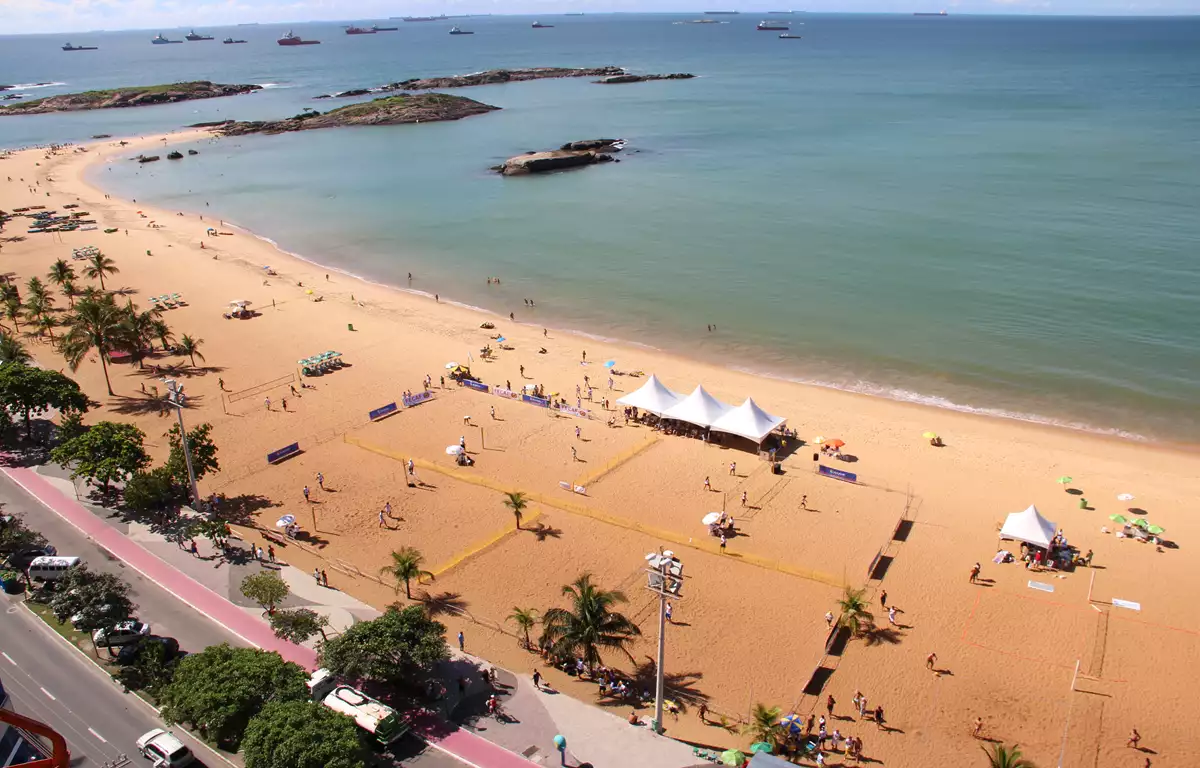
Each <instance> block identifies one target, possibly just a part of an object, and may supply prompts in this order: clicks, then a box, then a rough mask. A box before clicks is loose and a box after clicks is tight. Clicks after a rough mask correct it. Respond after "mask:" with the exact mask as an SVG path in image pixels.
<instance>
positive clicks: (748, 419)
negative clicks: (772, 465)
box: [712, 397, 787, 443]
mask: <svg viewBox="0 0 1200 768" xmlns="http://www.w3.org/2000/svg"><path fill="white" fill-rule="evenodd" d="M785 421H787V419H784V418H782V417H780V416H772V415H771V414H769V413H767V412H766V411H764V410H763V409H762V408H759V407H758V403H756V402H754V400H753V399H752V398H749V397H747V398H746V402H744V403H742V404H741V405H739V406H738V407H737V408H732V409H730V410H729V411H727V412H726V413H725V415H724V416H722V417H721V418H719V419H717V420H716V421H715V422H713V424H712V428H713V429H715V430H717V431H718V432H728V433H730V434H733V435H738V436H740V437H744V438H746V439H747V440H753V441H754V442H756V443H761V442H762V441H763V440H765V439H766V437H767V435H769V434H771V433H772V432H773V431H775V428H776V427H778V426H780V425H782V424H783V423H784V422H785Z"/></svg>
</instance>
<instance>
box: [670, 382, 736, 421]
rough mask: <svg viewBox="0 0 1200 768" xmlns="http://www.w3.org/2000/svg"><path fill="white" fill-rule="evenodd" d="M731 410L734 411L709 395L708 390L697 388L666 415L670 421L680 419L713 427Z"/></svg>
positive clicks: (701, 387)
mask: <svg viewBox="0 0 1200 768" xmlns="http://www.w3.org/2000/svg"><path fill="white" fill-rule="evenodd" d="M731 410H733V408H732V407H731V406H729V405H726V404H725V403H722V402H721V401H720V400H718V399H717V398H715V397H713V396H712V395H710V394H708V390H706V389H705V388H704V387H703V386H697V387H696V388H695V389H693V390H692V394H690V395H688V396H687V397H685V398H684V399H683V400H680V401H679V402H678V403H676V404H675V405H674V406H672V407H671V408H670V410H668V411H667V414H666V415H667V418H668V419H679V420H680V421H686V422H687V423H689V424H696V425H698V426H701V427H711V426H712V425H713V424H715V423H716V421H717V419H719V418H721V417H722V416H724V415H725V414H726V413H728V412H729V411H731Z"/></svg>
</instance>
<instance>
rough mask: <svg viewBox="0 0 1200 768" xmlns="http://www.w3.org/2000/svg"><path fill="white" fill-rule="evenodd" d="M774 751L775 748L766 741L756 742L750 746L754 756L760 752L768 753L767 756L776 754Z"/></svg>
mask: <svg viewBox="0 0 1200 768" xmlns="http://www.w3.org/2000/svg"><path fill="white" fill-rule="evenodd" d="M774 751H775V747H773V746H771V745H770V744H768V743H767V742H765V741H756V742H754V743H753V744H751V745H750V754H752V755H753V754H757V753H759V752H766V753H767V754H770V753H771V752H774Z"/></svg>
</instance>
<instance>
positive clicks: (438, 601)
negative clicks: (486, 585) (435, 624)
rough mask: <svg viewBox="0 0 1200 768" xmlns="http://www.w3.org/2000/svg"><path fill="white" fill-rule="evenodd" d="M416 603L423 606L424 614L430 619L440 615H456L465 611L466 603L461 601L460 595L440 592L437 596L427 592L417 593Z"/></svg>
mask: <svg viewBox="0 0 1200 768" xmlns="http://www.w3.org/2000/svg"><path fill="white" fill-rule="evenodd" d="M417 601H418V602H420V603H421V605H423V606H425V612H426V613H427V614H429V617H430V618H436V617H437V616H440V615H442V614H457V613H459V612H461V611H465V610H466V608H467V605H468V603H467V601H466V600H463V598H462V595H460V594H459V593H457V592H442V593H440V594H437V595H431V594H430V593H429V592H427V591H424V590H422V591H420V592H417Z"/></svg>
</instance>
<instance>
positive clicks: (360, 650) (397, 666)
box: [320, 605, 449, 685]
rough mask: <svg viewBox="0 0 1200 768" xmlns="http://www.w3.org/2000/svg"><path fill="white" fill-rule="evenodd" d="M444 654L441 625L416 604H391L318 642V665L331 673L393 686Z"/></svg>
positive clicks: (443, 656)
mask: <svg viewBox="0 0 1200 768" xmlns="http://www.w3.org/2000/svg"><path fill="white" fill-rule="evenodd" d="M448 657H449V651H448V650H447V648H446V627H445V626H444V625H443V624H442V623H441V622H438V621H435V620H433V619H431V618H430V617H429V615H428V614H427V613H426V612H425V610H424V609H423V608H422V607H421V606H419V605H410V606H408V607H407V608H403V609H401V608H397V607H396V606H392V607H390V608H388V609H387V612H386V613H384V614H383V615H382V616H380V617H379V618H377V619H373V620H371V621H360V622H358V623H357V624H354V625H353V626H351V627H350V628H349V629H347V630H346V631H345V632H344V633H342V634H341V635H338V636H337V637H332V638H330V639H329V640H327V641H325V642H324V643H323V644H322V645H321V654H320V663H321V666H323V667H325V668H327V669H328V670H329V671H330V672H332V673H333V674H335V675H341V676H343V677H348V678H352V679H368V680H377V681H379V682H384V683H389V684H392V685H398V684H400V683H402V682H404V681H406V680H412V679H413V678H414V677H416V676H418V675H420V674H422V673H424V672H428V671H429V670H430V669H431V668H432V667H433V665H434V664H436V663H437V662H439V661H442V660H444V659H446V658H448Z"/></svg>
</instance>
